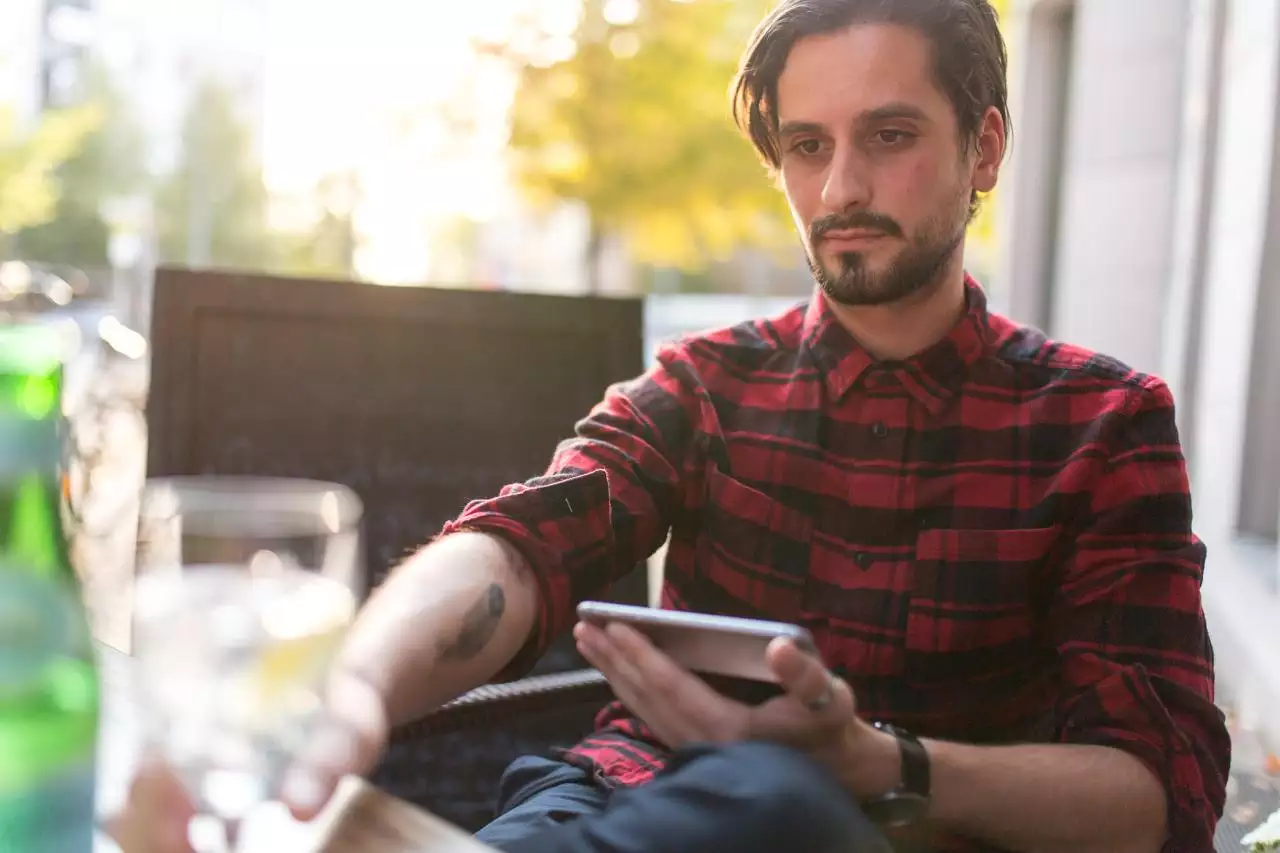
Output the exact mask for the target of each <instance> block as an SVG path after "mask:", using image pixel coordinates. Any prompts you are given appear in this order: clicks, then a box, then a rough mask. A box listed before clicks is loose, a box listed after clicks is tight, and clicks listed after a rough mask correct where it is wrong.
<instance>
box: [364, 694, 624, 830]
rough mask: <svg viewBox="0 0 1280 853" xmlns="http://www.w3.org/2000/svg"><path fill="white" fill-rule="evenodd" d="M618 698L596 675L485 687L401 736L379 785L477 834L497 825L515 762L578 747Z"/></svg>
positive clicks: (404, 730) (388, 756)
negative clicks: (504, 784) (497, 805)
mask: <svg viewBox="0 0 1280 853" xmlns="http://www.w3.org/2000/svg"><path fill="white" fill-rule="evenodd" d="M612 698H613V693H612V692H611V691H610V689H609V684H608V682H606V681H605V680H604V676H602V675H601V674H600V673H599V672H597V671H596V670H594V669H584V670H578V671H574V672H563V673H553V674H550V675H539V676H531V677H529V678H525V679H522V680H520V681H516V682H511V683H509V684H490V685H487V686H485V687H481V688H479V689H477V690H473V691H471V692H470V693H468V694H466V695H465V696H463V697H462V698H460V699H458V700H456V701H454V702H451V703H450V704H448V705H446V706H444V707H443V708H441V709H440V710H439V711H437V712H436V713H434V714H432V715H430V716H428V717H425V718H424V719H421V720H418V721H416V722H414V723H411V724H409V725H407V726H403V727H401V728H399V729H397V730H396V731H395V732H394V733H393V735H392V743H391V747H390V749H389V750H388V752H387V754H386V756H385V758H384V760H383V762H382V764H381V765H380V766H379V767H378V768H377V770H376V771H375V772H374V774H373V775H372V777H371V778H372V781H373V783H374V784H375V785H377V786H378V787H379V788H382V789H383V790H385V791H388V792H389V793H393V794H395V795H396V796H398V797H401V798H403V799H406V800H409V801H411V802H414V803H417V804H418V805H421V806H423V807H425V808H427V809H430V810H431V811H432V812H433V813H435V814H437V815H439V816H441V817H443V818H445V819H446V820H449V821H451V822H453V823H455V824H457V825H458V826H461V827H463V828H464V829H467V830H469V831H472V832H474V831H475V830H477V829H479V828H480V827H481V826H483V825H484V824H485V823H487V822H488V821H489V820H491V819H492V818H493V814H494V799H495V796H496V795H497V792H498V780H499V777H500V776H501V775H502V771H503V769H504V768H505V767H506V766H507V765H508V764H509V763H510V762H511V761H512V760H513V759H515V758H517V757H518V756H520V755H528V754H545V753H547V752H548V750H549V749H550V748H552V747H555V746H569V745H571V744H573V743H575V742H576V741H578V740H579V739H580V738H581V737H582V736H583V735H585V734H587V733H588V732H589V731H590V729H591V722H592V718H593V717H594V715H595V713H596V712H597V711H598V710H599V709H600V707H601V706H602V705H604V704H605V703H606V702H607V701H609V700H610V699H612Z"/></svg>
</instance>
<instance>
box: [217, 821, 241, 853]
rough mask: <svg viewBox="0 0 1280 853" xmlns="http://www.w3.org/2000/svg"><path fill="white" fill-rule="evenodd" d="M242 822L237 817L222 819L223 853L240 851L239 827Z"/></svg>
mask: <svg viewBox="0 0 1280 853" xmlns="http://www.w3.org/2000/svg"><path fill="white" fill-rule="evenodd" d="M243 823H244V822H243V821H242V820H241V819H240V818H238V817H224V818H223V819H222V839H223V841H222V850H223V853H240V827H241V826H242V825H243Z"/></svg>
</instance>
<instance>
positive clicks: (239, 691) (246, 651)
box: [133, 477, 364, 853]
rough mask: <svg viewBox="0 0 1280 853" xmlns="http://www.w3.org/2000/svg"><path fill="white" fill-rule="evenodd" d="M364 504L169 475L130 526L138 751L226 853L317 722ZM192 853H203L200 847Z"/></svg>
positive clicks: (317, 493) (350, 589) (347, 617)
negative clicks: (141, 748) (175, 782)
mask: <svg viewBox="0 0 1280 853" xmlns="http://www.w3.org/2000/svg"><path fill="white" fill-rule="evenodd" d="M361 512H362V509H361V504H360V501H359V499H358V498H357V497H356V496H355V494H354V493H353V492H351V491H350V490H349V489H346V488H344V487H342V486H338V485H334V484H332V483H322V482H315V481H309V480H288V479H264V478H247V477H179V478H169V479H161V480H152V481H150V482H149V483H148V484H147V487H146V489H145V491H144V494H143V499H142V503H141V508H140V514H139V525H138V565H137V581H136V585H135V592H134V596H135V598H134V616H133V631H134V636H133V650H134V655H135V657H136V659H137V668H136V670H135V672H136V679H137V681H136V690H137V697H138V699H139V713H140V716H141V718H142V723H143V731H144V737H145V740H146V742H147V747H148V748H149V749H150V750H152V751H154V752H155V753H156V754H157V755H158V757H160V758H162V759H163V760H164V761H166V762H167V763H168V764H169V765H170V766H171V767H172V768H173V770H174V771H175V772H176V774H177V776H178V778H179V779H181V780H182V782H183V785H184V786H185V787H186V788H187V790H188V793H189V794H190V795H191V797H192V801H193V803H194V804H195V806H196V808H197V810H198V811H199V812H200V814H201V815H203V816H204V817H205V818H206V819H211V821H210V822H212V823H215V824H217V825H220V826H221V829H222V831H221V832H220V833H215V835H218V836H220V837H219V838H216V839H213V841H212V844H205V843H202V846H203V847H204V848H206V849H207V850H208V851H209V853H234V851H235V850H236V845H237V838H238V835H239V829H240V826H241V823H242V821H243V820H244V819H245V818H246V817H247V816H248V814H249V813H250V812H251V811H253V810H254V809H255V808H256V807H258V806H260V805H262V804H263V803H265V802H268V801H270V800H272V799H274V798H275V793H276V791H278V789H279V786H280V782H281V777H282V775H283V773H284V771H285V770H286V769H287V766H288V764H289V761H290V760H291V758H292V757H293V756H294V755H296V753H297V752H298V751H299V749H300V748H301V747H302V746H303V744H304V742H305V741H306V739H307V737H308V735H309V733H311V732H312V731H313V730H314V729H315V727H316V726H318V725H320V724H321V723H322V721H323V717H324V697H323V693H324V682H325V678H326V674H327V672H328V668H329V663H330V661H331V660H332V658H333V656H334V654H335V652H336V650H337V648H338V647H339V645H340V643H341V641H342V638H343V636H344V635H345V632H346V629H347V627H348V626H349V625H350V623H351V621H352V619H353V618H354V616H355V612H356V609H357V605H358V602H359V599H360V597H361V596H362V595H363V575H364V572H363V561H362V559H361V543H360V518H361ZM202 853H205V851H204V850H202Z"/></svg>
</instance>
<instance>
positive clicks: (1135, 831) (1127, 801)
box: [924, 741, 1166, 853]
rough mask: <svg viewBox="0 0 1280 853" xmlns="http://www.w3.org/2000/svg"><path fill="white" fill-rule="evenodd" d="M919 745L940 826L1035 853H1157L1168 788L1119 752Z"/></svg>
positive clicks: (1067, 747) (1066, 747) (1097, 748)
mask: <svg viewBox="0 0 1280 853" xmlns="http://www.w3.org/2000/svg"><path fill="white" fill-rule="evenodd" d="M924 743H925V747H926V749H928V751H929V757H930V765H931V768H932V777H933V804H932V809H931V817H932V819H933V821H934V822H936V823H937V824H938V825H939V826H940V827H941V828H943V829H946V830H948V831H953V832H957V833H959V834H962V835H967V836H971V837H976V838H982V839H985V840H987V841H990V842H993V843H996V844H999V845H1001V846H1003V847H1007V848H1009V849H1011V850H1019V851H1032V853H1059V851H1063V853H1065V851H1073V853H1074V852H1075V851H1078V853H1093V851H1099V853H1101V851H1107V853H1157V851H1159V850H1160V847H1161V845H1162V844H1163V842H1164V838H1165V832H1166V815H1165V811H1166V805H1165V794H1164V790H1163V788H1162V786H1161V785H1160V783H1159V782H1158V781H1157V779H1156V778H1155V776H1154V775H1152V773H1151V771H1149V770H1148V769H1147V768H1146V766H1145V765H1143V764H1142V763H1141V762H1140V761H1138V759H1136V758H1134V757H1133V756H1131V755H1129V754H1127V753H1125V752H1122V751H1120V750H1118V749H1112V748H1109V747H1103V746H1074V745H1060V744H1059V745H1039V744H1037V745H1025V746H1007V747H979V746H967V745H964V744H955V743H946V742H941V741H925V742H924Z"/></svg>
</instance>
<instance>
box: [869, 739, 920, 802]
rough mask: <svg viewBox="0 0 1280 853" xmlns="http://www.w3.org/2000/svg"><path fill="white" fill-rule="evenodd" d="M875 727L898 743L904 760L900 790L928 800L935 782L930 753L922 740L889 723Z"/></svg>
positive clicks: (899, 751) (899, 752)
mask: <svg viewBox="0 0 1280 853" xmlns="http://www.w3.org/2000/svg"><path fill="white" fill-rule="evenodd" d="M875 727H876V728H877V729H879V730H880V731H882V732H885V733H886V734H891V735H893V736H894V738H895V739H896V740H897V741H898V754H899V755H900V756H901V759H902V784H901V786H900V787H899V788H898V790H900V791H902V792H904V793H908V794H914V795H916V796H917V797H925V798H928V796H929V792H930V790H932V786H933V782H932V779H931V776H930V771H929V753H928V751H927V750H925V748H924V744H922V743H920V738H918V737H916V736H915V735H913V734H912V733H911V732H909V731H907V730H906V729H900V728H898V727H897V726H892V725H890V724H888V723H875Z"/></svg>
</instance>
